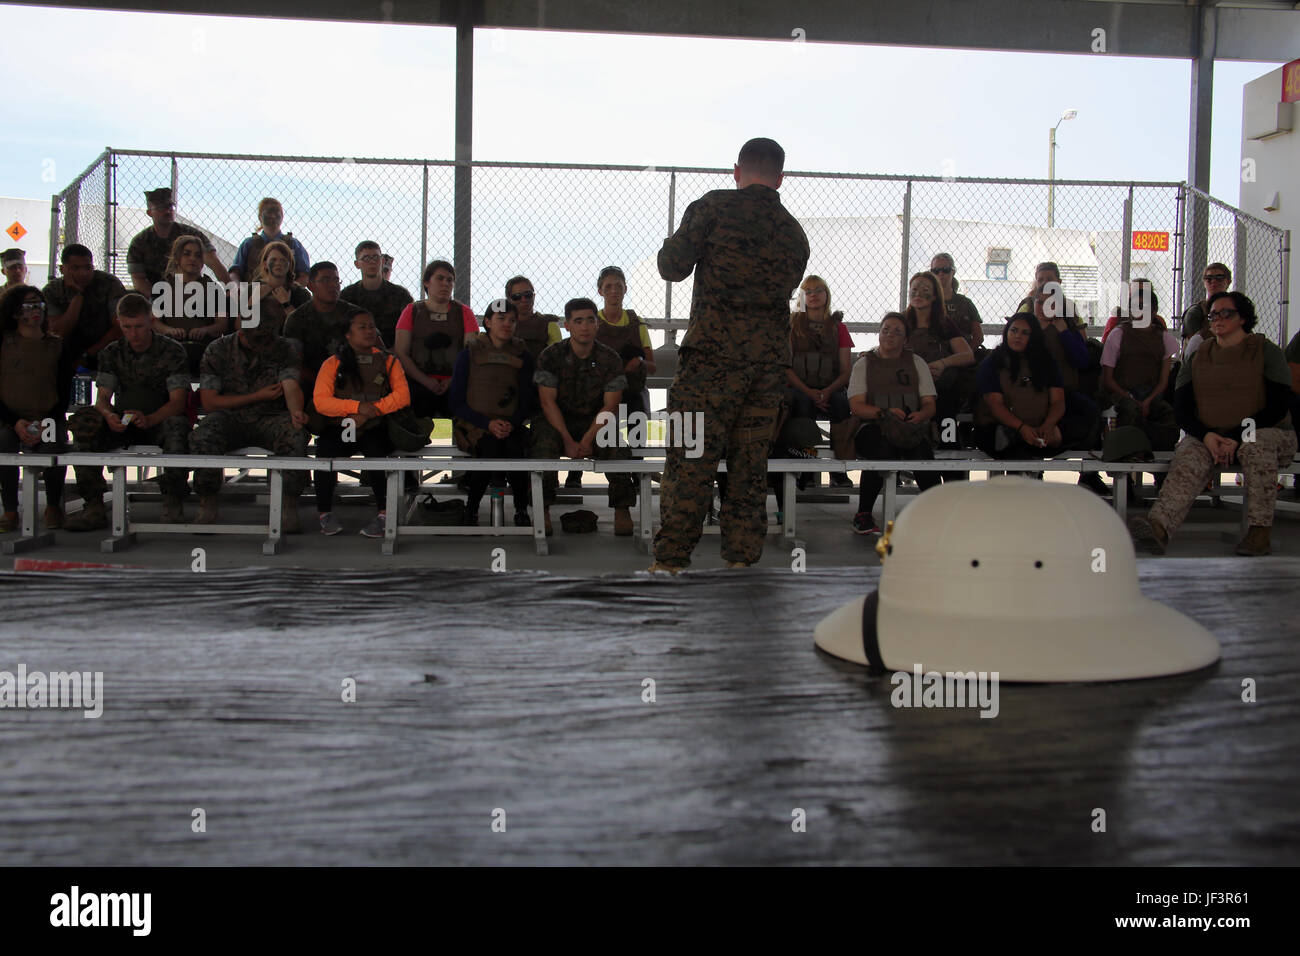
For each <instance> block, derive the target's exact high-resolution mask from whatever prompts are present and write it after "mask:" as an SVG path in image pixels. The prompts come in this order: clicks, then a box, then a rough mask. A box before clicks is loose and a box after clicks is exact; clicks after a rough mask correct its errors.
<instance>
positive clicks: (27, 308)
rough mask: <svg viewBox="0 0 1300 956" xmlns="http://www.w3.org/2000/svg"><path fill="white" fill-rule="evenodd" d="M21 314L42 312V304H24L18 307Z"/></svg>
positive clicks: (43, 309)
mask: <svg viewBox="0 0 1300 956" xmlns="http://www.w3.org/2000/svg"><path fill="white" fill-rule="evenodd" d="M18 308H19V309H20V310H21V311H23V312H44V311H45V303H44V302H24V303H23V304H22V305H20V306H19V307H18Z"/></svg>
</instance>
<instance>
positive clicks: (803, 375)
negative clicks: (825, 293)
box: [790, 312, 844, 388]
mask: <svg viewBox="0 0 1300 956" xmlns="http://www.w3.org/2000/svg"><path fill="white" fill-rule="evenodd" d="M800 316H804V318H803V319H802V320H801V319H800V318H799V317H800ZM843 321H844V313H843V312H834V313H832V314H831V317H830V319H829V320H828V321H826V322H824V323H822V325H821V328H820V330H818V329H817V328H816V327H815V326H813V325H812V324H811V323H810V322H809V321H808V319H807V317H806V315H805V313H801V312H799V313H795V315H794V316H792V317H791V320H790V367H791V369H793V371H794V374H795V375H797V376H799V381H801V382H803V383H804V384H805V385H807V386H808V387H809V388H825V387H826V386H827V385H830V384H831V382H833V381H835V379H836V378H838V377H839V374H840V345H839V342H840V324H841V323H842V322H843Z"/></svg>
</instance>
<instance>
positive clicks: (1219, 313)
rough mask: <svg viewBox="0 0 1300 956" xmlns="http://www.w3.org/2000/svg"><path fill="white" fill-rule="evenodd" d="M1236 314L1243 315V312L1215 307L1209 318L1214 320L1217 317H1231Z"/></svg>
mask: <svg viewBox="0 0 1300 956" xmlns="http://www.w3.org/2000/svg"><path fill="white" fill-rule="evenodd" d="M1234 315H1241V313H1240V312H1238V311H1237V310H1236V309H1215V310H1214V311H1213V312H1211V313H1210V314H1209V316H1208V318H1209V320H1210V321H1211V322H1213V321H1214V320H1215V319H1230V318H1232V317H1233V316H1234Z"/></svg>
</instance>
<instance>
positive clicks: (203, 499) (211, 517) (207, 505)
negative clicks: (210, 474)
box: [194, 495, 217, 524]
mask: <svg viewBox="0 0 1300 956" xmlns="http://www.w3.org/2000/svg"><path fill="white" fill-rule="evenodd" d="M194 523H195V524H216V523H217V496H216V495H200V496H199V514H198V517H196V518H195V519H194Z"/></svg>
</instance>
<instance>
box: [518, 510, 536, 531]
mask: <svg viewBox="0 0 1300 956" xmlns="http://www.w3.org/2000/svg"><path fill="white" fill-rule="evenodd" d="M532 526H533V519H532V518H530V517H528V512H527V511H516V512H515V527H516V528H531V527H532Z"/></svg>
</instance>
